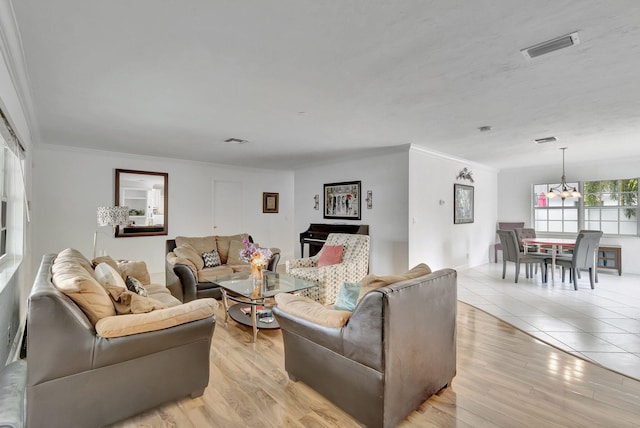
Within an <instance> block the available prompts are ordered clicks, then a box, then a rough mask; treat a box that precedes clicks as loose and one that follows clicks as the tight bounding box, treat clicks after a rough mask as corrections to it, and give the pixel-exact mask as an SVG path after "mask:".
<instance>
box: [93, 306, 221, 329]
mask: <svg viewBox="0 0 640 428" xmlns="http://www.w3.org/2000/svg"><path fill="white" fill-rule="evenodd" d="M217 307H218V302H217V301H216V300H215V299H199V300H194V301H192V302H189V303H185V304H182V305H178V306H173V307H171V308H166V309H160V310H156V311H152V312H147V313H144V314H127V315H115V316H110V317H105V318H102V319H101V320H99V321H98V322H97V324H96V332H97V333H98V335H100V336H102V337H105V338H108V337H122V336H129V335H132V334H138V333H146V332H150V331H157V330H162V329H165V328H170V327H174V326H177V325H180V324H185V323H188V322H191V321H197V320H201V319H204V318H207V317H210V316H212V315H213V313H214V311H215V309H216V308H217Z"/></svg>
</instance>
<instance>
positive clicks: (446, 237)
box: [407, 146, 498, 270]
mask: <svg viewBox="0 0 640 428" xmlns="http://www.w3.org/2000/svg"><path fill="white" fill-rule="evenodd" d="M464 167H467V168H468V169H469V170H471V171H472V172H473V179H474V183H471V182H470V181H468V180H458V181H457V180H456V176H457V175H458V172H459V171H460V170H461V169H462V168H464ZM497 175H498V174H497V171H496V170H494V169H491V168H489V167H486V166H483V165H480V164H474V163H469V162H466V161H464V160H461V159H455V158H452V157H449V156H444V155H441V154H437V153H433V152H429V151H426V150H424V149H421V148H419V147H416V146H412V147H411V149H410V151H409V213H408V216H407V221H408V223H409V264H410V265H411V266H415V265H416V264H418V263H421V262H424V263H426V264H428V265H429V266H430V267H431V269H433V270H435V269H441V268H444V267H451V268H454V269H465V268H468V267H474V266H479V265H482V264H485V263H487V262H488V261H489V254H490V253H491V251H492V249H493V244H494V243H495V224H496V223H495V222H496V216H497V208H496V207H497V193H496V186H497ZM454 183H458V184H466V185H471V186H473V187H474V199H475V203H474V222H473V223H467V224H454V223H453V185H454ZM440 201H443V203H441V202H440Z"/></svg>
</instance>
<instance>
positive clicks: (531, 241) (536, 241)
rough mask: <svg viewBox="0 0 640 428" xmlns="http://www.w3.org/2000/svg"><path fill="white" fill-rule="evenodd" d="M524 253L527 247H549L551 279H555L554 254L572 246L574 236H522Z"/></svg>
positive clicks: (574, 239)
mask: <svg viewBox="0 0 640 428" xmlns="http://www.w3.org/2000/svg"><path fill="white" fill-rule="evenodd" d="M522 242H523V243H524V253H525V254H526V253H527V247H530V246H538V247H541V248H544V249H549V250H551V251H550V253H551V254H550V255H551V280H552V281H555V277H554V273H555V271H556V256H557V255H558V254H559V253H561V252H562V251H563V250H564V249H567V248H571V249H572V248H573V247H575V245H576V238H573V239H571V238H537V237H536V238H523V239H522Z"/></svg>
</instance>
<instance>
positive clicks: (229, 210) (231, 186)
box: [212, 180, 246, 235]
mask: <svg viewBox="0 0 640 428" xmlns="http://www.w3.org/2000/svg"><path fill="white" fill-rule="evenodd" d="M212 200H213V233H214V234H215V235H235V234H238V233H244V231H245V230H246V229H245V227H244V185H243V183H241V182H238V181H223V180H214V181H213V198H212Z"/></svg>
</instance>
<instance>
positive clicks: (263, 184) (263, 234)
mask: <svg viewBox="0 0 640 428" xmlns="http://www.w3.org/2000/svg"><path fill="white" fill-rule="evenodd" d="M35 155H36V156H35V162H34V167H33V174H34V177H33V178H34V198H33V199H34V202H33V206H32V212H33V225H34V226H33V230H34V236H35V239H34V247H33V257H34V261H35V263H39V260H40V259H41V257H42V255H43V254H47V253H52V252H58V251H60V250H62V249H64V248H67V247H73V248H76V249H78V250H80V251H81V252H82V253H83V254H85V255H86V256H87V257H89V258H91V256H92V253H93V233H94V231H95V230H96V227H97V226H96V208H97V207H98V206H105V205H106V206H109V205H113V204H114V198H115V189H114V185H115V184H114V175H115V169H116V168H123V169H133V170H142V171H156V172H167V173H169V212H168V221H169V234H168V235H167V236H144V237H143V236H140V237H126V238H113V237H112V236H110V234H111V229H110V228H108V227H107V228H100V231H101V233H100V234H99V237H98V248H99V249H102V250H105V251H106V253H107V254H109V255H111V256H112V257H114V258H126V259H134V260H144V261H145V262H146V263H147V265H148V268H149V271H150V272H151V273H152V274H160V273H163V272H164V258H165V240H166V239H168V238H174V237H175V236H176V235H183V236H205V235H214V234H216V233H215V232H214V229H213V225H214V219H213V182H214V180H229V181H238V182H242V183H243V185H244V195H238V197H239V198H244V207H245V211H246V212H245V216H244V223H245V229H246V230H241V231H237V232H236V233H241V232H247V233H250V234H251V235H252V236H253V237H254V239H255V241H256V242H259V243H260V244H261V245H264V246H268V247H278V248H280V249H281V250H282V257H283V258H287V257H288V258H291V257H292V256H293V243H292V242H291V239H290V237H291V236H293V234H294V228H293V200H292V198H291V195H293V172H291V171H285V172H281V171H269V170H254V169H247V168H237V167H232V166H223V165H215V164H209V163H200V162H189V161H181V160H174V159H162V158H150V157H143V156H135V155H128V154H123V153H112V152H100V151H92V150H81V149H75V148H71V147H65V146H51V145H41V146H39V147H38V149H37V150H36V153H35ZM262 192H278V193H280V207H279V213H278V214H263V213H262ZM234 202H235V201H229V204H233V203H234Z"/></svg>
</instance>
